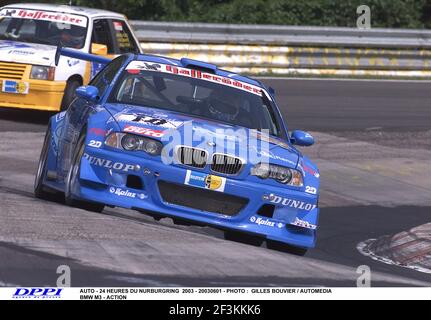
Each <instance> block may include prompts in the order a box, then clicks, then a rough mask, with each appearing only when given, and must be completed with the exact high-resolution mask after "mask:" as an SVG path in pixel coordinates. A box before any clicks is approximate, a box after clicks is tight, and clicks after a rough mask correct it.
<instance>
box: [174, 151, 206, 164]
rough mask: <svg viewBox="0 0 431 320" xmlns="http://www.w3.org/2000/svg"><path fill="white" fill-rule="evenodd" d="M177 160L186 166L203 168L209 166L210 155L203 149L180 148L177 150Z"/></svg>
mask: <svg viewBox="0 0 431 320" xmlns="http://www.w3.org/2000/svg"><path fill="white" fill-rule="evenodd" d="M177 160H178V161H179V162H180V163H182V164H184V165H186V166H190V167H195V168H203V167H205V165H206V164H207V160H208V153H207V152H206V151H205V150H203V149H196V148H191V147H185V146H180V147H179V148H178V149H177Z"/></svg>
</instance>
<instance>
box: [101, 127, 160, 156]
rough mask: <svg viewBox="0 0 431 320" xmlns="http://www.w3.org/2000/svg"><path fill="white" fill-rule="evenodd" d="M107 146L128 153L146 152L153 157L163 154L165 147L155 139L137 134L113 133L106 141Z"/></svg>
mask: <svg viewBox="0 0 431 320" xmlns="http://www.w3.org/2000/svg"><path fill="white" fill-rule="evenodd" d="M105 144H106V145H107V146H110V147H113V148H117V149H124V150H127V151H137V150H140V151H145V152H146V153H148V154H150V155H152V156H158V155H160V154H161V152H162V148H163V145H162V143H161V142H159V141H156V140H154V139H150V138H145V137H141V136H137V135H135V134H129V133H122V132H113V133H111V134H110V135H109V136H108V137H107V138H106V140H105Z"/></svg>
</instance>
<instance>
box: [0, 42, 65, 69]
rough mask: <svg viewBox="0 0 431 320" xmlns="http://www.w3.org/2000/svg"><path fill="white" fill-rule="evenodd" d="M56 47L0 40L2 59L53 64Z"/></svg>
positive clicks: (46, 64)
mask: <svg viewBox="0 0 431 320" xmlns="http://www.w3.org/2000/svg"><path fill="white" fill-rule="evenodd" d="M56 49H57V48H56V47H55V46H50V45H45V44H37V43H27V42H18V41H10V40H0V61H7V62H18V63H28V64H37V65H43V66H51V65H53V64H54V58H55V51H56Z"/></svg>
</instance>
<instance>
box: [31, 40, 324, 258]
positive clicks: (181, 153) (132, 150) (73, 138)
mask: <svg viewBox="0 0 431 320" xmlns="http://www.w3.org/2000/svg"><path fill="white" fill-rule="evenodd" d="M58 52H59V53H61V54H62V55H66V56H70V57H73V58H76V59H85V60H89V61H92V60H97V61H98V62H103V63H106V66H105V67H104V69H102V71H100V72H99V73H98V74H97V75H96V76H95V78H93V80H92V81H91V82H90V84H89V85H88V86H81V87H79V88H78V89H77V90H76V95H77V98H76V99H74V100H73V101H72V103H71V104H70V106H69V108H68V110H67V111H64V112H60V113H58V114H56V115H54V116H53V117H52V118H51V119H50V123H49V126H48V129H47V132H46V136H45V141H44V144H43V149H42V152H41V156H40V161H39V166H38V169H37V174H36V179H35V189H34V191H35V195H36V197H38V198H43V199H50V198H51V197H52V194H53V193H55V192H60V193H62V194H64V197H65V202H66V204H67V205H71V206H77V207H81V208H84V209H87V210H92V211H97V212H100V211H102V210H103V208H104V206H106V205H107V206H111V207H115V206H117V207H123V208H130V209H134V210H138V211H141V212H144V213H147V214H149V215H151V216H153V217H154V218H155V219H160V218H163V217H171V218H172V219H173V220H174V221H175V222H177V223H196V224H201V225H209V226H213V227H216V228H220V229H222V230H225V234H226V238H227V239H235V240H240V241H246V242H252V243H256V244H260V243H262V241H263V240H266V241H267V246H268V247H272V248H280V247H281V248H284V249H286V250H287V251H289V252H292V253H295V254H305V252H306V250H307V249H308V248H310V247H313V246H314V245H315V242H316V228H317V222H318V215H319V208H318V197H319V179H320V175H319V171H318V169H317V167H316V166H315V165H314V164H313V163H312V162H311V161H310V160H309V159H308V158H307V157H306V156H304V155H302V154H301V153H300V151H299V150H298V149H296V148H295V147H294V145H298V146H309V145H312V144H313V143H314V139H313V137H312V136H311V135H310V134H308V133H306V132H303V131H299V130H297V131H293V132H292V133H291V134H289V132H288V131H287V127H286V124H285V123H284V122H283V119H282V117H281V114H280V111H279V109H278V107H277V105H276V102H275V98H274V92H273V90H272V89H269V88H266V87H265V86H264V85H263V84H262V83H260V82H259V81H257V80H253V79H250V78H248V77H244V76H241V75H238V74H234V73H231V72H228V71H225V70H221V69H219V68H217V66H215V65H212V64H208V63H204V62H201V61H196V60H191V59H187V58H183V59H180V60H176V59H172V58H168V57H159V56H151V55H143V54H124V55H121V56H119V57H117V58H115V59H114V60H112V61H111V60H109V59H107V58H101V57H100V56H99V57H97V56H94V55H91V54H86V53H82V52H77V51H75V50H72V49H64V48H63V49H59V50H58ZM101 59H102V60H101ZM103 59H105V60H103Z"/></svg>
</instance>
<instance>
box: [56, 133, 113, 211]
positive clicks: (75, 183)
mask: <svg viewBox="0 0 431 320" xmlns="http://www.w3.org/2000/svg"><path fill="white" fill-rule="evenodd" d="M84 148H85V135H81V136H80V137H79V139H78V143H77V144H76V147H75V152H74V153H73V156H72V162H71V164H70V168H69V172H68V173H67V176H66V182H65V188H64V200H65V202H66V204H67V205H68V206H71V207H76V208H80V209H84V210H88V211H93V212H102V211H103V209H104V208H105V205H104V204H102V203H97V202H90V201H84V200H78V199H75V198H73V191H74V190H76V189H77V188H78V187H79V169H80V165H81V158H82V155H83V153H84Z"/></svg>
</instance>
